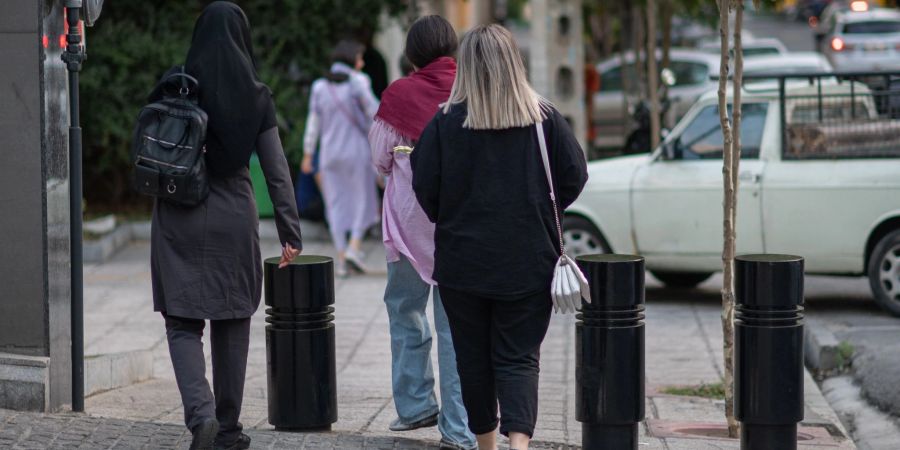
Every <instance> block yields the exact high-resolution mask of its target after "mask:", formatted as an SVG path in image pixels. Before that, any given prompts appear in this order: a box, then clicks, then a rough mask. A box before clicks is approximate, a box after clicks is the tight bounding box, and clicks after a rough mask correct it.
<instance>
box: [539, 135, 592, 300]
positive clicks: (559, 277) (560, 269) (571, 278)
mask: <svg viewBox="0 0 900 450" xmlns="http://www.w3.org/2000/svg"><path fill="white" fill-rule="evenodd" d="M534 127H535V128H536V129H537V136H538V144H539V145H540V147H541V159H542V160H543V161H544V171H545V172H546V173H547V184H549V185H550V201H552V202H553V217H554V219H555V220H556V232H557V234H558V235H559V248H560V250H561V251H562V254H561V255H560V256H559V260H558V261H556V266H555V267H554V268H553V282H552V283H551V284H550V296H551V297H552V298H553V310H554V311H556V312H557V313H562V314H568V313H573V312H575V311H576V310H579V309H581V299H584V301H585V302H587V303H590V302H591V290H590V287H589V286H588V282H587V278H585V277H584V274H583V273H581V269H579V268H578V266H577V265H576V264H575V260H574V259H572V258H570V257H569V255H567V254H566V246H565V242H563V232H562V226H561V225H560V222H559V206H558V205H557V203H556V189H555V188H554V187H553V176H552V175H551V174H550V158H549V156H548V155H547V141H546V140H545V139H544V126H543V125H541V123H540V122H538V123H535V124H534Z"/></svg>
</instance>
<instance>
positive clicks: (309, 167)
mask: <svg viewBox="0 0 900 450" xmlns="http://www.w3.org/2000/svg"><path fill="white" fill-rule="evenodd" d="M300 170H302V171H303V173H305V174H307V175H309V174H311V173H313V171H314V168H313V158H312V155H310V154H308V153H307V154H306V155H303V163H302V164H301V165H300Z"/></svg>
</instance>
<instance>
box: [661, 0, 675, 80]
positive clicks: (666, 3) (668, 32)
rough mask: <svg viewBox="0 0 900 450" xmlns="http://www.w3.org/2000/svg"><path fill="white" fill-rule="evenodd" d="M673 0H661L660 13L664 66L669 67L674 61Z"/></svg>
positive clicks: (664, 67)
mask: <svg viewBox="0 0 900 450" xmlns="http://www.w3.org/2000/svg"><path fill="white" fill-rule="evenodd" d="M674 14H675V12H674V8H673V7H672V0H661V1H660V4H659V15H660V19H661V20H662V68H663V69H668V68H669V65H670V64H671V62H672V59H671V53H672V17H673V16H674Z"/></svg>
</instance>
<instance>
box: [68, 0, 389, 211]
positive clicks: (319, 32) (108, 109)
mask: <svg viewBox="0 0 900 450" xmlns="http://www.w3.org/2000/svg"><path fill="white" fill-rule="evenodd" d="M208 3H209V2H208V1H200V0H177V1H173V0H128V1H116V2H106V4H105V5H104V8H103V15H102V17H101V18H100V20H99V21H98V22H97V25H96V26H95V27H94V28H89V29H88V30H87V45H88V47H87V49H88V60H87V62H86V63H85V65H84V72H83V75H82V78H81V92H82V126H83V128H84V141H85V155H84V157H85V161H84V172H85V198H86V199H87V201H88V208H89V209H109V208H123V207H124V208H128V209H131V208H129V207H133V206H134V205H144V204H146V203H147V200H146V199H145V198H142V197H139V196H137V195H136V194H134V193H133V191H132V190H131V188H130V186H129V176H130V173H131V172H130V167H129V164H130V161H129V158H130V156H129V154H130V152H129V146H130V139H131V132H132V127H133V126H134V118H135V117H136V115H137V112H138V110H139V109H140V108H141V106H143V105H144V103H145V99H146V95H147V93H148V92H149V91H150V89H152V87H153V86H154V85H155V83H156V81H157V80H158V78H159V76H160V75H162V73H163V72H164V71H165V70H167V69H168V68H169V67H171V66H173V65H175V64H180V63H182V62H183V61H184V57H185V55H186V53H187V48H188V46H189V45H190V39H191V32H192V30H193V25H194V21H195V20H196V18H197V16H198V15H199V13H200V11H201V10H202V9H203V7H204V6H205V5H206V4H208ZM235 3H238V4H239V5H240V6H241V7H242V8H243V9H244V11H246V12H247V16H248V17H249V18H250V23H251V26H252V29H253V38H254V41H255V42H254V50H255V51H256V56H257V59H258V60H259V63H260V65H261V68H260V76H261V77H262V78H263V80H264V81H265V82H266V83H267V84H268V85H269V86H270V87H271V88H272V91H273V92H274V95H275V104H276V107H277V110H278V118H279V124H280V126H281V131H282V138H283V139H284V145H285V150H286V151H287V154H288V159H289V161H290V162H291V163H292V164H298V163H299V159H300V157H301V155H302V149H301V140H302V134H303V120H304V118H305V115H306V104H307V103H306V100H307V99H306V94H307V90H308V87H309V83H310V82H311V81H312V80H314V79H315V78H316V77H318V76H319V75H320V74H322V73H323V72H324V70H326V69H327V67H328V54H329V52H330V49H331V46H332V45H333V44H334V42H336V41H337V40H338V39H340V38H342V37H347V36H358V35H359V34H360V33H361V32H364V31H365V30H374V29H376V28H377V24H378V22H379V17H380V14H381V13H382V12H383V11H387V12H388V13H390V14H397V13H399V12H401V11H402V10H403V9H404V8H405V5H406V0H244V1H237V2H235Z"/></svg>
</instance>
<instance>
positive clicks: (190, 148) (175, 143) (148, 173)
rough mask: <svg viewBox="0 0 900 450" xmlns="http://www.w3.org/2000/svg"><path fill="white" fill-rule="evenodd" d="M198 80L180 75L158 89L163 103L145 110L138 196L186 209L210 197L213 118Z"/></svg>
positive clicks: (135, 153)
mask: <svg viewBox="0 0 900 450" xmlns="http://www.w3.org/2000/svg"><path fill="white" fill-rule="evenodd" d="M198 88H199V84H198V82H197V79H195V78H194V77H192V76H190V75H188V74H187V73H185V72H184V67H183V66H182V67H181V68H180V70H179V71H177V72H176V73H172V74H171V75H169V76H167V77H165V78H164V79H163V80H162V81H161V82H160V86H158V87H157V89H158V90H159V92H161V93H162V99H161V100H159V101H157V102H154V103H151V104H149V105H147V106H144V108H143V109H141V112H140V114H139V115H138V120H137V126H136V127H135V129H134V136H133V139H132V143H131V156H132V162H133V163H134V187H135V189H137V191H138V192H140V193H141V194H145V195H150V196H153V197H157V198H159V199H162V200H166V201H169V202H172V203H175V204H179V205H183V206H195V205H198V204H200V203H203V201H204V200H206V197H207V196H208V195H209V178H208V175H207V173H206V157H205V153H206V145H205V143H206V126H207V116H206V112H204V111H203V110H202V109H200V107H199V106H198V104H197V103H198V101H197V91H198Z"/></svg>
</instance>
